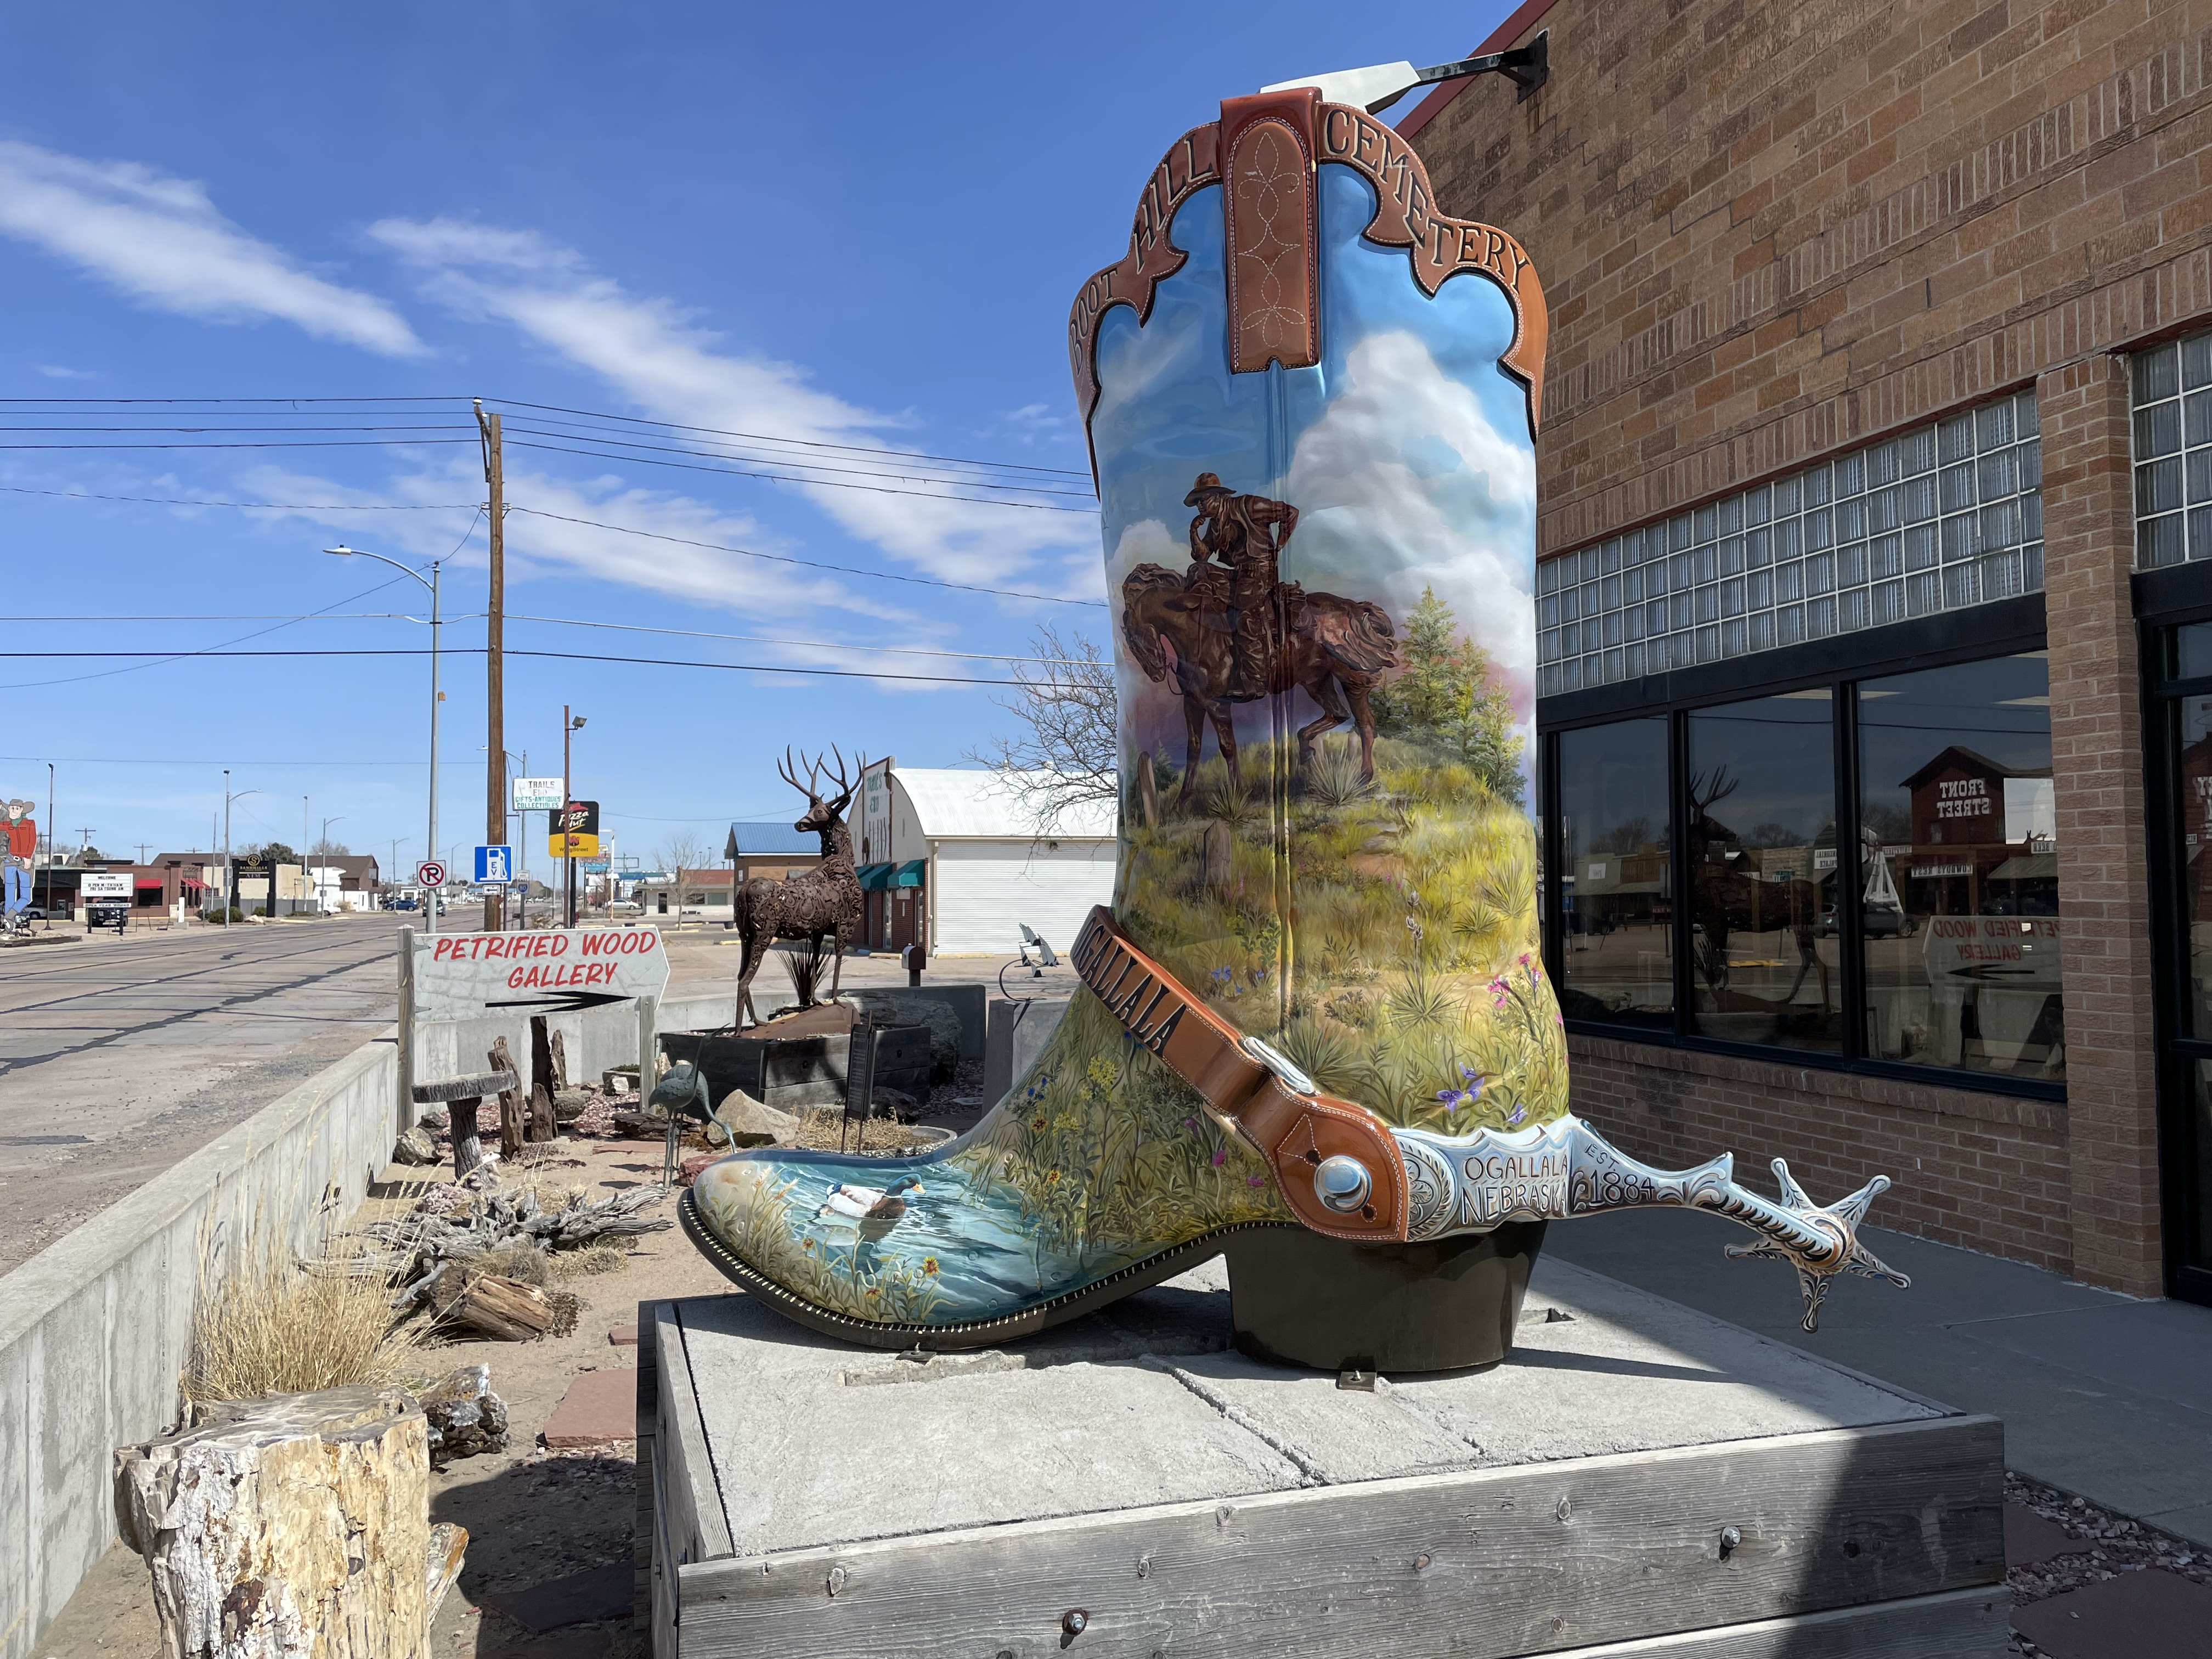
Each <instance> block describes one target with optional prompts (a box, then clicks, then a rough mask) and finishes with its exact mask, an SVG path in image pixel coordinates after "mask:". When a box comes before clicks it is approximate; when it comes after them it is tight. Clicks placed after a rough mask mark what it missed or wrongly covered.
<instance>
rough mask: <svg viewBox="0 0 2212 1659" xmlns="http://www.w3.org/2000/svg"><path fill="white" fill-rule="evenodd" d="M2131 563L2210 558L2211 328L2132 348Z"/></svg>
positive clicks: (2146, 566) (2153, 565) (2149, 566)
mask: <svg viewBox="0 0 2212 1659" xmlns="http://www.w3.org/2000/svg"><path fill="white" fill-rule="evenodd" d="M2133 368H2134V372H2135V388H2134V389H2135V399H2134V401H2135V457H2136V568H2138V569H2142V570H2155V569H2157V568H2159V567H2160V566H2162V565H2169V564H2179V563H2181V562H2183V561H2184V560H2185V559H2212V333H2206V334H2199V335H2196V336H2194V337H2191V338H2190V339H2186V340H2176V341H2170V342H2168V343H2166V344H2165V345H2160V346H2153V347H2152V348H2151V349H2149V350H2148V351H2138V352H2137V353H2136V355H2135V359H2134V363H2133Z"/></svg>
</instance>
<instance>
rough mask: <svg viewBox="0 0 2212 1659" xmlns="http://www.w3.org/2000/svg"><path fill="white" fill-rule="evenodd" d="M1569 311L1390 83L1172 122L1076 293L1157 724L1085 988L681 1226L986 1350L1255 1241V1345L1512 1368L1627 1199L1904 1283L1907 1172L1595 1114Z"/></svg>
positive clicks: (1249, 1267) (1127, 758) (1082, 409)
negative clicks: (1581, 895)
mask: <svg viewBox="0 0 2212 1659" xmlns="http://www.w3.org/2000/svg"><path fill="white" fill-rule="evenodd" d="M1546 334H1547V314H1546V311H1545V307H1544V299H1543V293H1542V289H1541V286H1540V284H1539V282H1538V279H1537V276H1536V272H1535V270H1534V266H1533V265H1532V264H1531V263H1530V261H1529V258H1528V254H1527V252H1526V251H1525V250H1524V249H1523V248H1522V246H1521V244H1520V243H1519V242H1518V241H1517V240H1516V239H1515V238H1514V237H1513V236H1512V235H1511V234H1509V233H1508V232H1506V231H1504V230H1502V229H1498V228H1493V227H1491V226H1488V225H1484V224H1480V223H1477V222H1472V221H1462V220H1459V219H1454V218H1449V217H1447V216H1444V215H1443V213H1442V212H1441V211H1440V210H1439V209H1438V208H1437V205H1436V200H1435V196H1434V193H1433V191H1431V188H1430V186H1429V183H1428V180H1427V177H1426V174H1425V172H1424V170H1423V168H1422V166H1421V163H1420V161H1419V158H1418V157H1417V156H1416V155H1414V154H1413V150H1412V149H1411V148H1410V146H1409V145H1408V144H1407V141H1406V140H1405V139H1404V138H1402V137H1400V136H1399V135H1398V134H1397V133H1396V132H1395V131H1393V130H1391V129H1390V128H1389V127H1387V126H1385V125H1383V123H1381V122H1380V121H1377V120H1376V119H1375V118H1372V117H1371V116H1370V115H1368V114H1367V113H1366V112H1364V111H1362V110H1359V109H1357V108H1353V107H1352V106H1346V105H1338V104H1332V103H1328V102H1326V101H1324V100H1322V97H1321V96H1320V94H1318V92H1317V91H1316V90H1315V89H1314V88H1293V89H1291V90H1289V91H1285V92H1276V93H1271V94H1261V95H1258V96H1255V97H1250V98H1240V99H1233V100H1229V101H1227V102H1225V103H1224V104H1223V105H1222V106H1221V108H1220V112H1219V115H1218V118H1217V119H1215V120H1213V121H1210V122H1208V123H1206V125H1202V126H1200V127H1196V128H1194V129H1193V130H1192V131H1189V132H1188V133H1186V134H1185V135H1184V136H1183V137H1182V138H1181V139H1179V140H1178V141H1177V142H1176V144H1175V145H1174V147H1173V148H1172V149H1170V151H1169V152H1168V154H1167V155H1165V156H1164V158H1163V159H1162V161H1161V162H1160V164H1159V166H1158V168H1156V169H1155V170H1154V173H1153V174H1152V179H1150V181H1149V182H1148V183H1147V184H1146V186H1145V188H1144V190H1143V191H1142V193H1141V195H1140V197H1139V205H1138V210H1137V214H1136V219H1135V224H1134V228H1133V232H1132V234H1131V237H1130V240H1129V244H1128V249H1127V252H1126V254H1125V255H1124V256H1123V257H1122V258H1121V259H1120V260H1119V261H1117V262H1116V263H1115V264H1112V265H1110V266H1108V267H1107V268H1106V269H1104V270H1101V271H1099V272H1098V273H1097V275H1096V276H1093V277H1092V278H1091V280H1090V281H1089V282H1088V283H1085V285H1084V287H1083V289H1082V291H1081V293H1080V294H1079V295H1078V297H1077V300H1076V302H1075V305H1074V307H1073V312H1072V313H1071V316H1070V319H1069V331H1068V343H1069V351H1070V359H1071V367H1072V368H1073V374H1074V380H1075V387H1076V398H1077V407H1078V411H1079V414H1080V415H1081V416H1082V417H1083V419H1084V421H1085V428H1086V430H1087V433H1088V435H1089V440H1090V446H1091V459H1092V464H1093V467H1094V470H1095V472H1096V475H1097V486H1098V494H1099V501H1100V507H1101V510H1102V514H1103V534H1104V553H1105V559H1106V578H1107V592H1108V595H1109V603H1110V605H1111V607H1112V609H1113V611H1114V620H1113V628H1114V639H1115V653H1116V671H1117V689H1118V694H1119V695H1118V702H1119V721H1120V737H1121V757H1120V762H1121V764H1120V781H1121V791H1120V795H1121V799H1120V824H1119V845H1118V854H1119V861H1118V865H1117V867H1116V872H1115V889H1114V898H1113V903H1112V906H1111V907H1110V909H1109V908H1105V907H1102V908H1100V909H1098V910H1097V911H1094V912H1093V914H1092V916H1091V921H1090V922H1089V924H1088V925H1087V926H1086V927H1085V928H1084V930H1083V932H1082V933H1081V935H1080V937H1079V939H1077V941H1076V943H1075V945H1074V946H1073V949H1072V950H1071V951H1070V953H1069V960H1070V962H1071V963H1072V964H1073V967H1074V968H1075V969H1076V971H1077V973H1078V975H1079V977H1080V979H1081V981H1082V986H1083V988H1082V989H1080V990H1079V991H1078V992H1077V993H1076V994H1075V996H1074V998H1073V1001H1072V1003H1071V1005H1070V1006H1069V1009H1068V1012H1067V1014H1066V1018H1064V1019H1063V1020H1062V1022H1061V1024H1060V1026H1059V1028H1058V1029H1057V1030H1056V1032H1055V1033H1054V1036H1053V1037H1052V1038H1051V1040H1050V1041H1049V1042H1048V1044H1047V1046H1046V1048H1045V1049H1044V1051H1043V1052H1042V1054H1041V1055H1040V1056H1039V1057H1038V1059H1037V1060H1036V1065H1035V1066H1034V1067H1033V1069H1032V1070H1031V1071H1030V1073H1029V1074H1028V1075H1027V1076H1025V1077H1024V1078H1023V1079H1020V1080H1019V1081H1018V1083H1017V1084H1016V1085H1015V1086H1014V1088H1013V1089H1012V1091H1011V1092H1010V1093H1009V1094H1008V1095H1007V1096H1006V1098H1005V1099H1003V1100H1001V1101H1000V1102H998V1103H996V1105H995V1107H994V1109H993V1110H992V1111H991V1113H990V1115H988V1116H987V1117H986V1118H985V1119H984V1120H983V1121H982V1122H981V1124H979V1125H978V1126H977V1127H975V1129H973V1130H971V1131H970V1132H969V1133H967V1134H965V1135H963V1136H962V1137H961V1138H960V1139H958V1140H957V1141H954V1142H952V1143H951V1144H950V1145H949V1146H945V1147H944V1148H941V1149H939V1150H938V1151H936V1152H933V1153H932V1154H931V1155H929V1156H927V1157H924V1158H891V1159H882V1158H854V1157H848V1156H841V1155H838V1154H832V1153H817V1152H786V1151H781V1150H772V1149H763V1150H761V1151H758V1152H744V1153H739V1154H738V1155H737V1156H734V1157H732V1158H726V1159H724V1160H722V1161H721V1162H720V1163H717V1164H712V1165H710V1166H708V1169H707V1170H705V1171H704V1173H702V1175H701V1176H699V1178H698V1179H697V1181H696V1182H695V1184H694V1185H693V1187H692V1188H691V1189H690V1192H689V1193H688V1194H686V1196H685V1198H684V1203H683V1216H684V1224H685V1225H686V1227H687V1228H688V1229H689V1230H690V1234H691V1236H692V1237H693V1238H694V1239H695V1240H696V1241H697V1243H699V1245H700V1246H701V1248H702V1249H703V1250H705V1251H706V1253H707V1254H708V1255H709V1256H710V1257H712V1258H713V1259H714V1261H716V1262H717V1263H718V1265H720V1267H722V1268H723V1270H724V1271H725V1272H726V1273H728V1274H729V1275H730V1276H731V1277H732V1279H736V1280H737V1281H738V1282H739V1283H740V1284H742V1285H745V1286H746V1287H747V1288H748V1289H750V1291H753V1292H754V1293H756V1294H757V1295H758V1296H760V1297H763V1299H765V1300H767V1301H768V1302H769V1303H770V1304H771V1305H774V1306H775V1307H777V1308H779V1309H781V1310H783V1311H785V1312H787V1313H788V1314H790V1315H791V1316H793V1317H794V1318H797V1319H799V1320H802V1321H805V1322H808V1323H811V1324H813V1325H816V1326H817V1327H819V1328H824V1329H828V1330H831V1331H835V1332H836V1333H839V1334H842V1335H845V1336H847V1337H849V1338H851V1339H853V1340H858V1341H861V1342H866V1343H872V1344H875V1345H877V1346H887V1347H899V1348H910V1347H915V1346H921V1347H925V1348H952V1347H960V1346H976V1345H980V1344H984V1343H995V1342H999V1341H1003V1340H1007V1339H1009V1338H1011V1337H1014V1336H1018V1335H1020V1334H1024V1333H1025V1332H1028V1331H1031V1330H1036V1329H1038V1328H1042V1327H1044V1326H1046V1325H1049V1324H1052V1323H1054V1322H1058V1321H1060V1320H1064V1319H1066V1318H1070V1317H1073V1316H1075V1315H1077V1314H1079V1313H1081V1312H1083V1311H1084V1310H1086V1309H1089V1308H1092V1307H1096V1306H1097V1305H1099V1304H1103V1303H1105V1302H1108V1301H1110V1300H1112V1299H1114V1298H1115V1297H1121V1296H1125V1295H1127V1294H1129V1293H1130V1292H1132V1291H1136V1290H1139V1289H1141V1288H1142V1287H1144V1286H1146V1285H1151V1284H1154V1283H1157V1282H1158V1281H1159V1280H1161V1279H1166V1278H1168V1277H1170V1276H1172V1275H1173V1274H1175V1273H1179V1272H1181V1271H1182V1270H1183V1269H1185V1268H1186V1267H1189V1266H1191V1265H1193V1264H1194V1263H1195V1262H1197V1261H1200V1260H1203V1259H1205V1258H1206V1257H1209V1256H1212V1255H1218V1254H1222V1253H1224V1252H1227V1253H1228V1254H1229V1255H1230V1260H1231V1280H1232V1289H1233V1291H1234V1298H1233V1299H1234V1301H1235V1303H1236V1304H1237V1321H1238V1325H1239V1333H1238V1334H1239V1339H1240V1340H1241V1341H1243V1344H1244V1346H1247V1347H1248V1348H1249V1349H1251V1350H1252V1351H1253V1352H1259V1353H1262V1354H1266V1355H1268V1356H1271V1357H1273V1358H1279V1359H1289V1360H1292V1361H1296V1362H1299V1363H1304V1364H1316V1365H1325V1366H1344V1365H1358V1366H1359V1367H1360V1368H1363V1369H1375V1368H1379V1369H1383V1370H1394V1369H1396V1370H1427V1369H1436V1368H1440V1367H1443V1366H1449V1365H1462V1364H1482V1363H1486V1362H1488V1361H1490V1360H1494V1359H1496V1358H1500V1357H1501V1356H1502V1355H1503V1353H1504V1352H1505V1350H1506V1349H1507V1348H1508V1347H1509V1346H1510V1340H1511V1331H1512V1328H1513V1325H1514V1322H1515V1318H1516V1315H1517V1310H1518V1306H1519V1301H1520V1297H1521V1295H1522V1291H1523V1290H1524V1289H1525V1286H1526V1284H1527V1277H1528V1267H1529V1264H1530V1262H1531V1261H1533V1259H1534V1255H1535V1253H1536V1250H1537V1249H1538V1246H1539V1243H1540V1242H1541V1237H1542V1232H1543V1228H1542V1225H1541V1224H1543V1223H1546V1222H1548V1221H1551V1220H1556V1219H1562V1218H1566V1217H1569V1216H1572V1215H1577V1214H1582V1213H1587V1212H1593V1211H1597V1210H1602V1209H1607V1208H1615V1207H1620V1206H1625V1205H1631V1204H1644V1203H1674V1204H1683V1205H1690V1206H1698V1207H1705V1208H1712V1209H1716V1210H1719V1211H1721V1212H1723V1213H1725V1214H1728V1215H1729V1216H1730V1217H1732V1218H1735V1219H1736V1220H1739V1221H1741V1222H1743V1223H1744V1224H1746V1225H1749V1226H1751V1227H1753V1229H1754V1230H1756V1231H1759V1233H1760V1234H1761V1235H1762V1241H1763V1242H1762V1243H1761V1244H1760V1246H1759V1249H1760V1250H1761V1252H1762V1253H1765V1254H1773V1255H1782V1256H1784V1257H1785V1258H1787V1259H1789V1260H1790V1261H1792V1262H1793V1263H1794V1264H1795V1265H1796V1267H1798V1269H1799V1271H1800V1273H1801V1275H1802V1277H1803V1279H1804V1282H1805V1284H1806V1285H1807V1287H1808V1298H1810V1299H1811V1300H1812V1301H1813V1302H1814V1303H1815V1304H1816V1303H1817V1294H1816V1292H1817V1291H1819V1290H1824V1289H1825V1287H1826V1284H1827V1282H1828V1279H1830V1278H1831V1277H1832V1275H1833V1274H1834V1273H1838V1272H1840V1271H1842V1270H1844V1268H1845V1267H1850V1268H1853V1269H1854V1270H1857V1271H1860V1272H1881V1273H1887V1269H1885V1268H1882V1267H1881V1264H1879V1263H1878V1262H1875V1261H1873V1260H1872V1258H1871V1257H1869V1256H1867V1255H1865V1253H1864V1252H1863V1251H1862V1250H1860V1249H1858V1247H1857V1239H1856V1227H1857V1222H1858V1219H1859V1218H1860V1216H1861V1215H1863V1212H1864V1208H1865V1205H1866V1203H1867V1202H1869V1201H1870V1200H1871V1198H1872V1197H1873V1195H1874V1193H1875V1191H1878V1190H1879V1188H1870V1189H1869V1190H1867V1191H1864V1192H1862V1193H1860V1194H1854V1196H1853V1197H1852V1198H1851V1199H1850V1200H1845V1201H1844V1202H1843V1203H1840V1204H1838V1205H1836V1206H1832V1207H1830V1208H1826V1209H1823V1208H1821V1207H1820V1206H1817V1205H1815V1204H1814V1203H1813V1201H1812V1200H1810V1199H1809V1198H1808V1197H1806V1196H1805V1195H1804V1194H1802V1192H1800V1191H1798V1190H1797V1189H1796V1188H1795V1186H1794V1183H1793V1184H1791V1185H1790V1186H1787V1187H1785V1189H1784V1197H1783V1200H1782V1201H1781V1202H1779V1203H1777V1202H1773V1201H1770V1200H1765V1199H1762V1198H1760V1197H1759V1196H1758V1195H1757V1194H1752V1193H1749V1192H1747V1190H1746V1189H1744V1188H1741V1187H1739V1186H1737V1185H1736V1184H1735V1182H1734V1180H1733V1178H1732V1176H1731V1173H1730V1166H1729V1160H1728V1159H1727V1158H1725V1157H1723V1158H1719V1159H1717V1160H1715V1161H1714V1162H1712V1163H1711V1164H1705V1165H1701V1166H1699V1168H1697V1169H1694V1170H1686V1171H1680V1172H1668V1171H1663V1170H1654V1169H1651V1168H1650V1167H1649V1166H1646V1165H1644V1164H1638V1163H1637V1162H1636V1161H1635V1160H1633V1159H1631V1158H1627V1157H1626V1155H1625V1154H1622V1153H1620V1152H1616V1151H1615V1150H1614V1149H1613V1148H1612V1147H1610V1146H1607V1145H1606V1143H1605V1142H1604V1141H1603V1140H1602V1139H1600V1138H1599V1137H1598V1136H1597V1135H1596V1134H1595V1132H1593V1131H1592V1130H1590V1129H1589V1127H1588V1126H1587V1125H1585V1124H1583V1123H1581V1122H1580V1121H1577V1120H1576V1119H1574V1118H1573V1117H1571V1115H1569V1111H1568V1099H1567V1071H1568V1066H1567V1048H1566V1042H1565V1030H1564V1027H1563V1024H1562V1022H1561V1019H1560V1016H1559V1008H1558V1006H1557V1004H1556V1002H1555V1000H1554V999H1553V991H1552V987H1551V984H1550V981H1549V980H1548V978H1547V975H1546V973H1545V970H1544V968H1543V965H1542V958H1541V949H1540V945H1539V933H1538V921H1537V907H1536V881H1537V847H1536V837H1535V831H1534V821H1533V818H1532V816H1531V811H1532V803H1533V793H1534V780H1533V755H1534V742H1533V738H1534V729H1533V714H1534V666H1535V659H1536V638H1535V626H1534V607H1533V604H1532V592H1533V588H1534V545H1535V506H1536V501H1535V476H1536V470H1535V461H1534V432H1535V428H1536V423H1537V422H1538V419H1539V417H1540V415H1541V406H1540V399H1541V386H1542V380H1543V358H1544V346H1545V340H1546ZM1263 1230H1268V1231H1263ZM1485 1240H1486V1241H1487V1242H1486V1243H1485V1242H1481V1241H1485Z"/></svg>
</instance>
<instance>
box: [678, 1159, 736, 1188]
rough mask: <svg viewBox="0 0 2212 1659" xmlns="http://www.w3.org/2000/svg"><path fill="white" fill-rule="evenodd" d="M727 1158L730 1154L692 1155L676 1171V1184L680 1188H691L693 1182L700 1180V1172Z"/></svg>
mask: <svg viewBox="0 0 2212 1659" xmlns="http://www.w3.org/2000/svg"><path fill="white" fill-rule="evenodd" d="M727 1156H728V1154H727V1153H726V1152H694V1153H692V1154H691V1155H690V1157H689V1158H685V1159H684V1162H683V1164H682V1165H681V1166H679V1167H678V1170H677V1171H676V1184H677V1185H678V1186H679V1187H689V1186H690V1184H691V1183H692V1182H695V1181H696V1180H697V1179H698V1178H699V1172H700V1171H701V1170H703V1169H705V1168H706V1167H707V1166H708V1164H714V1163H717V1162H719V1161H720V1159H722V1158H726V1157H727Z"/></svg>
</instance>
